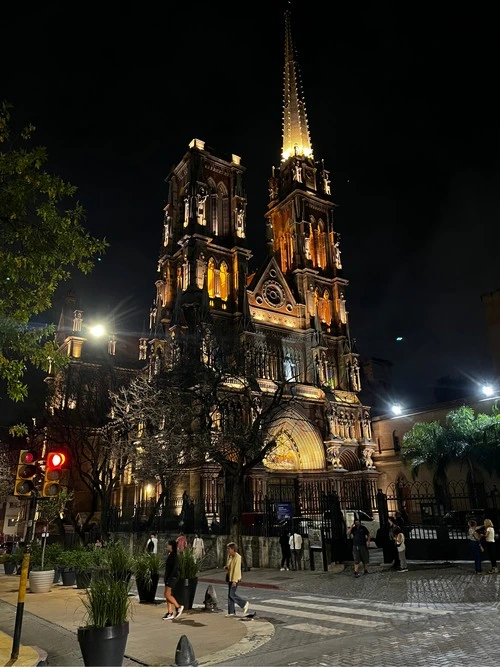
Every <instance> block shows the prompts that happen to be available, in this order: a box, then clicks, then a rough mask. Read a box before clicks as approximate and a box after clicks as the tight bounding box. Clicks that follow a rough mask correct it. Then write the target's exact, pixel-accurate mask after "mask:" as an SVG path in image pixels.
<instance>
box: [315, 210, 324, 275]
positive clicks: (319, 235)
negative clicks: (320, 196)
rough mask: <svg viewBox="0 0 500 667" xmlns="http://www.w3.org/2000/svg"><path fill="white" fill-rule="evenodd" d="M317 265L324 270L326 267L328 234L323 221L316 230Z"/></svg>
mask: <svg viewBox="0 0 500 667" xmlns="http://www.w3.org/2000/svg"><path fill="white" fill-rule="evenodd" d="M316 264H317V266H319V267H320V268H322V269H324V268H325V267H326V234H325V231H324V224H323V222H322V221H321V220H320V221H319V223H318V228H317V230H316Z"/></svg>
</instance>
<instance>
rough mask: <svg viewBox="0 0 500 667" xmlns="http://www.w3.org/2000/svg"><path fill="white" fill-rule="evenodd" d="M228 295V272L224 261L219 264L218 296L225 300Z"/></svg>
mask: <svg viewBox="0 0 500 667" xmlns="http://www.w3.org/2000/svg"><path fill="white" fill-rule="evenodd" d="M228 296H229V274H228V270H227V264H226V262H222V263H221V265H220V298H221V299H222V300H223V301H227V299H228Z"/></svg>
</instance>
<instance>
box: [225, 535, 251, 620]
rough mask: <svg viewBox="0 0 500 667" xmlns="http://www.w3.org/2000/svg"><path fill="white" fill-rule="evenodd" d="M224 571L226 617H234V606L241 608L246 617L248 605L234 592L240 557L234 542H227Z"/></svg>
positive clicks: (238, 573) (239, 569)
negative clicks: (226, 590) (226, 585)
mask: <svg viewBox="0 0 500 667" xmlns="http://www.w3.org/2000/svg"><path fill="white" fill-rule="evenodd" d="M226 571H227V574H226V581H227V583H228V592H227V614H226V616H236V607H235V605H236V604H237V605H239V606H240V607H241V608H242V610H243V615H244V616H246V615H247V613H248V606H249V603H248V601H247V600H243V598H240V596H239V595H238V593H237V592H236V591H237V589H238V584H239V583H240V581H241V556H240V554H239V553H238V551H237V547H236V544H235V543H234V542H229V544H228V545H227V563H226Z"/></svg>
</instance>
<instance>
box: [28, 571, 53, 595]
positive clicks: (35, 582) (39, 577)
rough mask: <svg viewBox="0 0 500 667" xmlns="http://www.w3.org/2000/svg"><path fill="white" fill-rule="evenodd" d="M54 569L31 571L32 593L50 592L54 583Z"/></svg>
mask: <svg viewBox="0 0 500 667" xmlns="http://www.w3.org/2000/svg"><path fill="white" fill-rule="evenodd" d="M54 574H55V571H54V570H42V571H41V572H37V571H34V570H32V571H31V572H30V591H31V592H32V593H48V592H49V591H50V589H51V588H52V584H53V583H54Z"/></svg>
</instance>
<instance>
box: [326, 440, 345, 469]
mask: <svg viewBox="0 0 500 667" xmlns="http://www.w3.org/2000/svg"><path fill="white" fill-rule="evenodd" d="M340 447H341V445H337V444H331V445H329V446H328V447H327V449H326V458H327V459H328V460H329V461H330V463H331V464H332V468H337V469H339V468H342V469H343V466H342V464H341V462H340Z"/></svg>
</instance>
